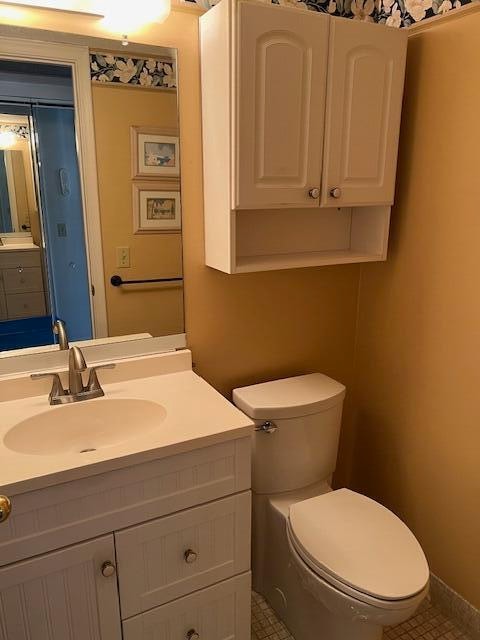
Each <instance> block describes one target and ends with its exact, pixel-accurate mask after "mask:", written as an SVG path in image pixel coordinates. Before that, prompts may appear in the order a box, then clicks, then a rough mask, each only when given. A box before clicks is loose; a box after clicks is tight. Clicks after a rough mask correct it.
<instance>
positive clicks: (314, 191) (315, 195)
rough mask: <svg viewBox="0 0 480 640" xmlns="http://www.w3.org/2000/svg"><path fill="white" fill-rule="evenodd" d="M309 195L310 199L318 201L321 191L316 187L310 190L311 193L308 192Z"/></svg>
mask: <svg viewBox="0 0 480 640" xmlns="http://www.w3.org/2000/svg"><path fill="white" fill-rule="evenodd" d="M308 195H309V196H310V198H313V199H314V200H316V199H317V198H319V197H320V189H318V187H314V188H313V189H310V191H309V192H308Z"/></svg>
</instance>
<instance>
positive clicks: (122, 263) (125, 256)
mask: <svg viewBox="0 0 480 640" xmlns="http://www.w3.org/2000/svg"><path fill="white" fill-rule="evenodd" d="M129 266H130V247H117V267H129Z"/></svg>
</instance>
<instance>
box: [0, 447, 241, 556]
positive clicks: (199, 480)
mask: <svg viewBox="0 0 480 640" xmlns="http://www.w3.org/2000/svg"><path fill="white" fill-rule="evenodd" d="M250 442H251V441H250V437H247V438H240V439H238V440H231V441H230V442H224V443H220V444H216V445H213V446H210V447H203V448H200V449H196V450H194V451H189V452H185V453H181V454H177V455H171V456H169V457H166V458H161V459H159V458H158V456H159V455H161V454H159V453H158V452H155V451H153V452H151V454H150V456H151V461H149V462H144V463H142V464H137V465H135V466H130V467H126V468H123V469H117V470H114V471H110V472H107V473H100V474H98V475H91V476H89V477H87V478H82V479H79V480H75V481H72V482H68V483H64V484H57V485H55V486H52V487H48V488H45V489H40V490H38V491H31V492H29V493H22V494H15V492H14V491H10V492H8V489H7V488H4V489H2V490H1V491H0V493H4V494H5V493H7V495H8V497H9V498H10V499H11V501H12V513H11V515H10V518H9V519H8V520H6V521H5V522H4V523H2V524H0V566H2V565H5V564H9V563H11V562H16V561H17V560H21V559H22V558H28V557H31V556H34V555H37V554H40V553H44V552H46V551H50V550H52V549H58V548H59V547H62V546H67V545H69V544H73V543H75V542H78V541H80V540H85V539H87V538H94V537H95V536H98V535H101V534H103V533H109V532H111V531H115V530H118V529H123V528H125V527H130V526H132V525H134V524H138V523H139V522H145V521H146V520H153V519H154V518H158V517H160V516H164V515H168V514H171V513H175V512H176V511H181V510H182V509H187V508H189V507H193V506H195V505H199V504H202V503H205V502H210V501H212V500H217V499H218V498H222V497H224V496H228V495H230V494H233V493H240V492H242V491H247V490H249V489H250V485H251V470H250ZM79 455H80V454H79ZM112 462H113V461H112ZM84 472H85V471H84ZM92 473H93V471H92Z"/></svg>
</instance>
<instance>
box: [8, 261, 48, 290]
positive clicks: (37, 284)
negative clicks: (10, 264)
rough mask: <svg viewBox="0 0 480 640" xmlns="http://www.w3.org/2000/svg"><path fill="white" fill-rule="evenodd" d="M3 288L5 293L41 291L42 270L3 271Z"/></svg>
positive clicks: (36, 268) (38, 268) (20, 269)
mask: <svg viewBox="0 0 480 640" xmlns="http://www.w3.org/2000/svg"><path fill="white" fill-rule="evenodd" d="M3 286H4V288H5V292H6V293H30V292H32V291H43V277H42V270H41V269H40V267H27V268H26V269H23V268H19V269H5V270H4V271H3Z"/></svg>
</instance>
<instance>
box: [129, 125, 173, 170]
mask: <svg viewBox="0 0 480 640" xmlns="http://www.w3.org/2000/svg"><path fill="white" fill-rule="evenodd" d="M179 176H180V139H179V137H178V130H177V129H157V128H148V127H132V177H133V178H162V177H165V178H175V177H177V178H178V177H179Z"/></svg>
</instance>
